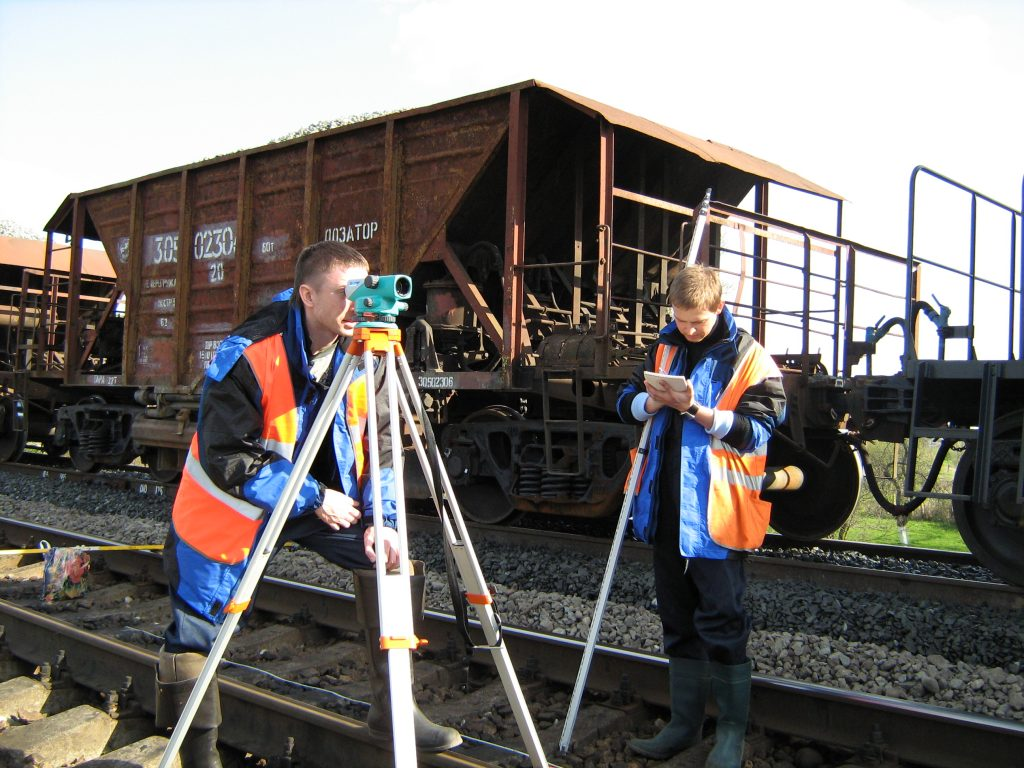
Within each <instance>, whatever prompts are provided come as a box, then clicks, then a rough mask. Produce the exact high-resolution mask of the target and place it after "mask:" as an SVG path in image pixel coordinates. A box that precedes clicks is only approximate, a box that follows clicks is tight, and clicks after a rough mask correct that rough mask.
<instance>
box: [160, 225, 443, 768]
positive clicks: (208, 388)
mask: <svg viewBox="0 0 1024 768" xmlns="http://www.w3.org/2000/svg"><path fill="white" fill-rule="evenodd" d="M368 271H369V268H368V264H367V262H366V259H365V258H363V256H362V255H361V254H360V253H359V252H358V251H356V250H354V249H353V248H351V247H350V246H348V245H344V244H341V243H337V242H331V241H326V242H321V243H317V244H315V245H311V246H309V247H308V248H306V249H304V250H303V251H302V253H300V254H299V257H298V260H297V261H296V264H295V284H294V288H293V289H292V290H290V291H286V292H285V293H283V294H281V295H280V296H278V297H275V301H273V302H272V303H271V304H270V305H268V306H267V307H264V308H263V309H261V310H259V311H258V312H256V313H255V314H254V315H252V316H251V317H250V318H249V319H248V320H246V321H245V322H244V323H242V325H240V326H239V327H238V328H237V329H235V330H234V331H233V332H232V334H231V335H230V336H229V337H228V338H227V339H226V340H225V341H224V342H222V343H221V345H220V346H219V347H218V349H217V353H216V355H215V356H214V359H213V361H212V363H211V364H210V367H209V368H208V369H207V371H206V382H205V384H204V386H203V392H202V397H201V399H200V402H199V416H198V423H197V429H196V436H195V438H194V439H193V441H192V445H191V448H190V450H189V456H188V459H187V461H186V463H185V469H184V472H183V474H182V478H181V484H180V485H179V487H178V494H177V497H176V498H175V501H174V511H173V514H172V519H171V528H170V531H169V532H168V536H167V545H166V547H165V548H164V569H165V570H166V571H167V575H168V580H169V584H170V592H171V611H172V615H171V623H170V625H169V626H168V627H167V631H166V632H165V635H164V646H163V648H161V650H160V661H159V666H158V670H157V689H158V690H157V722H158V725H160V726H162V727H172V726H173V725H174V724H175V723H176V722H177V720H178V718H179V717H180V715H181V714H182V711H183V710H184V708H185V703H186V702H187V700H188V696H189V693H190V692H191V690H192V688H193V686H194V684H195V680H196V678H197V677H198V676H199V673H200V672H201V671H202V668H203V665H204V663H205V661H206V656H205V655H206V654H208V653H209V652H210V649H211V648H212V646H213V643H214V640H215V639H216V636H217V631H218V628H219V625H220V623H221V622H222V621H223V619H224V613H223V610H224V606H226V605H227V604H228V603H229V602H230V599H231V596H232V594H233V592H234V590H235V587H236V586H237V584H238V581H239V580H240V579H241V577H242V574H243V573H244V572H245V567H246V565H247V563H248V559H249V557H248V556H249V553H250V552H251V551H252V548H253V547H254V546H255V542H256V541H257V540H258V537H259V535H260V533H261V530H262V526H263V524H264V522H265V521H266V520H267V519H268V518H269V517H270V514H271V512H272V511H273V509H274V505H275V504H276V502H277V499H278V497H279V496H280V495H281V493H282V491H283V490H284V487H285V485H286V483H287V481H288V478H289V475H290V474H291V472H292V468H293V464H292V462H293V461H294V460H295V459H296V458H297V457H298V455H299V451H300V450H301V449H302V446H303V443H304V442H305V440H306V437H307V435H308V432H309V428H310V426H311V425H312V423H313V421H314V419H315V418H316V414H317V411H318V410H319V408H320V405H321V404H322V403H323V401H324V399H325V396H326V393H327V389H328V387H329V386H330V384H331V381H332V379H333V377H334V375H335V373H336V372H337V371H338V370H339V368H340V366H341V363H342V359H343V357H344V347H345V346H346V345H347V340H348V339H350V338H351V336H352V334H353V331H354V329H355V325H356V321H357V318H356V314H355V311H354V305H353V302H351V301H350V300H349V299H348V296H347V294H346V287H347V285H348V282H349V281H350V280H362V279H363V278H365V277H366V275H367V274H368ZM376 360H377V358H375V361H376ZM374 379H375V381H374V382H373V383H374V391H373V396H374V397H376V400H375V403H376V406H377V415H378V431H379V458H380V464H381V468H380V477H381V484H382V487H381V489H380V491H381V493H380V496H381V500H382V505H383V507H384V508H383V509H382V510H381V512H382V514H383V517H384V521H385V527H384V528H383V530H379V531H378V530H376V529H375V528H374V526H373V489H372V486H371V479H370V468H369V447H368V444H367V435H366V429H365V426H366V414H367V411H366V406H367V396H368V391H367V376H366V375H365V373H364V372H363V371H357V372H356V375H355V376H354V378H353V380H352V382H351V384H350V386H349V388H348V391H347V393H346V395H345V401H344V407H343V408H340V409H339V411H338V413H337V414H336V415H335V417H334V422H333V426H332V429H331V430H330V432H329V435H328V437H326V438H325V439H324V442H323V445H322V446H321V447H320V450H319V453H318V454H317V456H316V458H315V460H314V462H313V466H312V468H311V470H310V473H309V476H308V477H307V478H306V479H305V481H304V483H303V485H302V487H301V490H300V491H299V494H298V498H297V499H296V501H295V507H294V509H292V511H291V513H290V515H289V519H288V521H287V522H286V524H285V526H284V530H283V531H282V532H281V537H280V539H279V541H280V542H284V541H294V542H297V543H299V544H301V545H303V546H305V547H308V548H309V549H312V550H313V551H314V552H317V553H319V554H320V555H322V556H323V557H325V558H326V559H327V560H329V561H330V562H332V563H335V564H336V565H340V566H343V567H345V568H350V569H352V571H353V574H354V578H355V586H356V606H357V609H358V615H359V620H360V622H361V624H362V627H363V629H364V632H365V635H366V647H367V651H368V654H369V665H370V682H371V686H372V689H373V706H372V707H371V708H370V712H369V716H368V719H367V724H368V726H369V729H370V733H371V734H372V735H373V736H374V737H375V738H378V739H380V740H381V741H382V742H386V743H389V744H390V743H391V738H392V737H391V706H390V695H389V681H388V662H387V657H386V655H385V653H384V652H383V651H382V650H381V649H380V645H379V638H380V628H379V623H380V622H379V618H378V615H379V614H378V610H377V582H376V572H375V571H374V570H373V563H374V561H375V554H374V542H375V539H376V538H377V537H378V536H380V537H383V541H382V544H383V551H384V552H385V553H386V556H387V567H388V568H393V567H397V566H398V562H399V540H398V534H397V532H396V530H395V525H396V503H395V487H394V484H395V474H394V469H393V468H392V466H391V435H390V419H389V416H388V412H389V409H388V402H387V395H386V392H382V391H381V390H382V389H383V379H384V366H383V365H378V366H377V371H376V372H375V374H374ZM413 566H414V575H413V577H412V590H413V594H412V598H413V612H414V616H415V617H421V616H422V610H423V596H424V591H425V587H426V583H425V580H424V577H423V575H422V563H416V562H414V563H413ZM413 715H414V723H415V732H416V746H417V747H418V748H419V749H423V750H427V751H434V752H439V751H442V750H445V749H451V748H452V747H454V746H457V745H458V744H460V743H461V741H462V738H461V736H459V734H458V732H457V731H455V730H454V729H453V728H447V727H443V726H440V725H436V724H435V723H432V722H431V721H430V720H428V719H427V717H426V716H425V715H424V714H423V713H422V712H420V710H419V708H418V707H415V705H414V712H413ZM220 720H221V718H220V697H219V695H218V691H217V682H216V679H214V680H213V682H212V683H211V685H210V687H209V689H208V690H207V692H206V695H205V697H204V699H203V702H202V705H201V706H200V708H199V710H198V712H197V713H196V716H195V719H194V721H193V723H192V728H191V729H190V730H189V733H188V735H187V736H186V738H185V741H184V742H183V744H182V749H181V759H182V763H183V765H184V766H185V768H193V766H199V767H202V768H207V767H210V766H220V758H219V757H218V754H217V747H216V744H217V727H218V726H219V725H220Z"/></svg>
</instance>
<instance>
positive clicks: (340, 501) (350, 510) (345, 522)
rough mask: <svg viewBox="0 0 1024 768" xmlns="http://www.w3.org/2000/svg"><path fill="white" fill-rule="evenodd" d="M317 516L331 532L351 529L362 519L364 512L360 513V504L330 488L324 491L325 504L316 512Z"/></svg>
mask: <svg viewBox="0 0 1024 768" xmlns="http://www.w3.org/2000/svg"><path fill="white" fill-rule="evenodd" d="M316 516H317V517H319V518H320V519H321V520H323V521H324V523H326V524H327V526H328V527H329V528H330V529H331V530H333V531H340V530H341V529H342V528H350V527H351V526H352V525H353V523H355V522H356V521H357V520H359V518H360V517H362V512H360V511H359V502H357V501H355V500H354V499H352V498H351V497H350V496H347V495H346V494H344V493H339V492H338V491H332V490H331V489H330V488H328V489H326V490H325V491H324V504H323V506H322V507H320V508H319V509H318V510H317V511H316Z"/></svg>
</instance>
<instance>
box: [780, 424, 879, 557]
mask: <svg viewBox="0 0 1024 768" xmlns="http://www.w3.org/2000/svg"><path fill="white" fill-rule="evenodd" d="M807 454H811V456H808V455H807ZM815 458H817V459H820V460H821V461H820V462H819V461H815ZM821 462H824V464H822V463H821ZM768 464H769V465H770V466H786V465H790V464H792V465H795V466H797V467H799V468H800V469H801V470H803V473H804V483H803V486H802V487H801V488H800V489H799V490H796V491H774V492H769V491H766V492H765V493H763V494H762V498H764V499H765V500H766V501H770V502H771V504H772V520H771V524H772V528H774V529H775V530H776V531H778V532H779V533H781V534H782V535H783V536H788V537H790V538H793V539H798V540H800V541H815V540H817V539H823V538H825V537H826V536H829V535H831V534H832V533H834V532H835V531H837V530H839V528H840V526H842V524H843V523H845V522H846V520H847V518H848V517H849V516H850V514H851V513H852V512H853V508H854V507H855V506H856V505H857V498H858V497H859V496H860V481H861V469H860V463H859V462H858V461H857V456H856V454H854V452H853V450H852V449H851V448H850V446H849V445H847V444H846V443H845V442H843V441H841V440H837V439H835V438H833V437H808V438H807V451H806V453H805V452H803V451H801V450H800V449H799V447H798V446H795V445H793V444H792V443H790V442H789V441H787V440H785V439H781V436H776V437H775V438H773V439H772V441H771V443H769V447H768Z"/></svg>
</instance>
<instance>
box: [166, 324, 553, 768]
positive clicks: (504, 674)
mask: <svg viewBox="0 0 1024 768" xmlns="http://www.w3.org/2000/svg"><path fill="white" fill-rule="evenodd" d="M400 339H401V336H400V333H399V330H398V327H397V326H396V325H395V324H394V323H393V322H365V323H359V324H358V325H357V326H356V328H355V333H354V335H353V337H352V341H351V344H350V346H349V349H348V350H347V351H346V354H345V357H344V358H343V361H342V364H341V367H340V368H339V370H338V372H337V373H336V375H335V377H334V381H333V382H332V383H331V386H330V388H329V389H328V391H327V395H326V397H325V400H324V403H323V405H322V406H321V408H320V411H319V413H318V414H317V416H316V418H315V419H314V421H313V424H312V426H311V427H310V432H309V436H308V438H307V439H306V442H305V443H304V444H303V446H302V449H301V450H300V451H299V455H298V457H297V458H296V460H295V462H294V468H293V470H292V473H291V475H290V476H289V478H288V483H287V484H286V485H285V489H284V491H283V493H282V494H281V497H280V498H279V499H278V502H277V504H276V505H275V507H274V510H273V512H272V513H271V515H270V518H269V519H268V521H267V524H266V526H265V528H264V530H263V533H262V535H261V536H260V539H259V541H258V543H257V546H256V548H255V549H254V551H253V554H252V556H251V559H250V562H249V564H248V565H247V566H246V569H245V573H244V574H243V576H242V578H241V580H240V581H239V583H238V587H237V589H236V590H235V595H234V597H233V598H232V600H231V603H230V604H229V605H228V606H227V608H225V611H226V613H227V617H226V619H225V621H224V623H223V624H222V626H221V628H220V630H219V631H218V633H217V638H216V640H215V641H214V644H213V647H212V648H211V649H210V653H209V655H208V657H207V660H206V663H205V665H204V666H203V669H202V672H201V673H200V674H199V677H198V678H197V679H196V683H195V687H194V688H193V689H192V693H191V695H190V696H189V698H188V701H187V702H186V704H185V709H184V711H183V712H182V714H181V717H180V718H179V720H178V723H177V725H176V726H175V727H174V731H173V733H172V734H171V738H170V741H169V743H168V745H167V748H166V750H165V751H164V755H163V758H162V759H161V761H160V768H169V766H170V764H171V762H172V761H173V760H174V757H175V756H176V755H177V754H178V751H179V750H180V748H181V744H182V741H183V740H184V738H185V735H186V734H187V732H188V729H189V726H190V725H191V723H192V720H193V719H194V717H195V714H196V711H197V709H198V708H199V704H200V702H201V700H202V698H203V696H204V694H205V693H206V690H207V688H208V687H209V685H210V682H211V680H212V679H213V676H214V675H215V674H216V670H217V667H218V665H219V664H220V661H221V659H222V658H223V656H224V652H225V650H226V649H227V645H228V642H229V640H230V638H231V635H232V633H233V632H234V630H235V627H236V626H237V625H238V621H239V619H240V617H241V614H242V612H243V611H244V610H245V609H246V608H247V607H248V605H249V602H250V601H251V599H252V595H253V593H254V592H255V590H256V587H257V585H258V583H259V580H260V578H261V577H262V575H263V571H264V570H265V568H266V566H267V563H268V562H269V560H270V557H271V556H272V554H273V552H274V547H275V545H276V543H277V540H278V538H279V537H280V534H281V530H282V529H283V528H284V524H285V522H286V521H287V519H288V514H289V511H290V510H291V509H292V505H293V504H294V503H295V499H296V497H297V496H298V493H299V490H300V487H301V485H302V482H303V480H304V479H305V477H306V475H307V474H308V473H309V469H310V466H311V465H312V463H313V459H314V458H315V457H316V454H317V451H318V450H319V448H320V445H321V443H322V442H323V440H324V437H325V436H326V434H327V432H328V430H329V428H330V425H331V422H332V420H333V419H334V416H335V414H336V413H337V412H338V410H339V409H340V408H342V407H343V405H344V398H345V393H346V392H347V391H348V387H349V384H350V383H351V381H352V380H353V377H354V376H355V374H356V372H357V369H359V368H360V366H361V368H362V371H363V373H364V375H365V376H366V381H367V398H366V405H367V420H366V430H367V436H368V443H369V457H368V459H369V469H370V480H371V482H372V492H373V517H374V521H373V524H374V527H375V529H376V530H380V528H381V526H383V524H384V521H383V515H382V512H381V504H382V501H381V494H380V456H379V440H378V431H377V407H376V400H375V397H374V391H375V388H374V371H375V370H376V366H375V363H374V358H378V361H380V360H382V361H383V363H384V366H385V369H384V370H385V373H384V377H385V380H384V386H385V388H386V390H385V391H386V395H387V398H388V403H389V406H390V407H389V414H390V420H391V421H390V424H391V434H392V435H401V434H402V433H401V431H400V429H399V413H401V416H402V418H404V420H405V425H406V427H407V429H408V433H409V434H410V435H411V437H412V441H413V446H414V448H415V451H416V455H417V457H418V458H419V461H420V465H421V467H422V469H423V476H424V477H425V478H427V482H428V486H429V488H430V493H431V497H432V498H433V500H434V505H435V507H436V509H437V512H438V515H439V516H440V518H441V522H442V528H443V532H444V536H445V539H446V544H447V546H448V548H449V551H450V552H451V553H452V555H453V560H454V563H455V565H456V566H457V570H458V575H459V576H460V577H461V578H462V582H463V584H464V585H465V591H464V593H463V598H464V600H465V602H467V603H469V604H470V605H472V606H473V608H474V610H475V613H476V618H477V619H478V620H479V622H480V626H481V628H482V630H483V634H484V637H485V638H486V641H487V644H486V645H485V646H483V647H484V648H485V649H486V650H488V651H489V652H490V653H491V656H492V659H493V661H494V664H495V667H496V668H497V670H498V674H499V676H500V677H501V681H502V684H503V685H504V688H505V692H506V694H507V695H508V697H509V703H510V704H511V706H512V709H513V712H514V714H515V718H516V723H517V725H518V726H519V732H520V733H521V734H522V735H523V740H524V742H525V745H526V749H527V752H528V753H529V755H530V760H531V764H532V765H533V766H534V767H535V768H545V766H547V765H548V762H547V760H546V759H545V757H544V752H543V749H542V747H541V745H540V739H539V737H538V735H537V730H536V728H535V726H534V723H533V720H532V718H531V716H530V712H529V709H528V708H527V705H526V701H525V699H524V698H523V692H522V689H521V688H520V686H519V680H518V678H517V677H516V674H515V670H514V669H513V667H512V662H511V659H510V657H509V655H508V650H507V648H506V647H505V644H504V642H503V640H502V638H501V626H500V622H499V621H498V618H497V615H496V613H495V612H494V609H493V607H492V604H491V595H490V591H489V590H488V588H487V583H486V581H485V580H484V577H483V573H482V572H481V570H480V564H479V561H478V560H477V558H476V554H475V553H474V551H473V547H472V544H471V543H470V541H469V536H468V534H467V531H466V526H465V522H464V521H463V518H462V513H461V512H460V510H459V507H458V503H457V502H456V500H455V494H454V492H453V489H452V485H451V481H450V479H449V478H448V475H447V473H446V472H445V471H444V469H443V466H444V465H443V463H442V456H441V454H440V452H439V450H438V448H437V443H436V441H435V439H434V434H433V430H432V429H431V426H430V422H429V420H428V419H427V414H426V411H425V409H424V407H423V403H422V402H421V400H420V398H419V394H418V392H417V389H416V383H415V380H414V379H413V376H412V372H411V370H410V369H409V364H408V361H407V360H406V359H405V354H404V352H403V350H402V345H401V341H400ZM396 403H397V404H398V406H399V408H395V407H394V406H395V404H396ZM413 404H415V405H413ZM421 433H422V434H421ZM393 456H394V458H393V464H394V471H395V476H396V479H397V482H396V484H395V496H396V507H397V519H398V526H397V529H398V536H399V543H400V549H401V557H400V563H399V568H398V570H397V571H392V572H387V571H386V570H385V565H384V564H385V561H386V557H385V554H384V551H383V547H384V545H383V537H379V536H378V537H377V538H376V541H375V551H376V564H375V568H376V572H377V597H378V600H377V605H378V607H379V611H380V617H379V618H380V625H379V626H380V631H381V638H380V643H381V648H382V649H384V650H386V651H387V652H388V653H387V658H388V667H389V673H390V675H389V677H390V691H391V714H392V735H393V745H394V753H395V765H396V766H399V768H405V767H406V766H415V765H416V745H415V734H414V729H413V699H412V658H411V652H412V650H414V649H415V648H417V647H418V646H419V645H420V644H421V640H420V639H419V638H417V637H416V636H415V634H414V632H413V617H412V598H411V591H410V578H409V577H410V575H411V569H410V565H409V555H408V550H409V547H408V535H407V530H406V523H405V491H404V486H403V483H402V478H403V466H402V451H401V449H400V447H399V449H398V450H396V451H394V454H393ZM453 599H454V595H453ZM385 606H386V608H385Z"/></svg>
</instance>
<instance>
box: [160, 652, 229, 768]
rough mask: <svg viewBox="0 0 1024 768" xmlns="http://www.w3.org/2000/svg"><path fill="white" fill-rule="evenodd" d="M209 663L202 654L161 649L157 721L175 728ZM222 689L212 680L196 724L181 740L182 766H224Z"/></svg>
mask: <svg viewBox="0 0 1024 768" xmlns="http://www.w3.org/2000/svg"><path fill="white" fill-rule="evenodd" d="M204 664H206V657H205V656H203V655H202V654H201V653H168V652H167V651H165V650H164V649H163V648H161V649H160V660H159V662H158V663H157V671H156V724H157V727H159V728H173V727H174V725H175V724H176V723H177V722H178V718H179V717H181V713H182V712H184V710H185V704H186V703H187V702H188V697H189V695H190V694H191V693H192V689H193V688H194V687H195V683H196V679H197V678H198V677H199V673H200V672H202V670H203V665H204ZM220 721H221V715H220V691H219V689H218V688H217V678H216V677H215V678H214V679H213V680H211V681H210V685H209V687H208V688H207V689H206V693H205V694H204V695H203V699H202V701H201V702H200V703H199V709H197V710H196V714H195V717H194V718H193V719H192V725H191V727H190V728H189V730H188V733H187V734H186V735H185V738H184V740H183V741H182V742H181V749H180V750H179V752H178V757H179V759H180V760H181V766H182V768H221V763H220V753H219V752H217V728H218V726H220Z"/></svg>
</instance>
